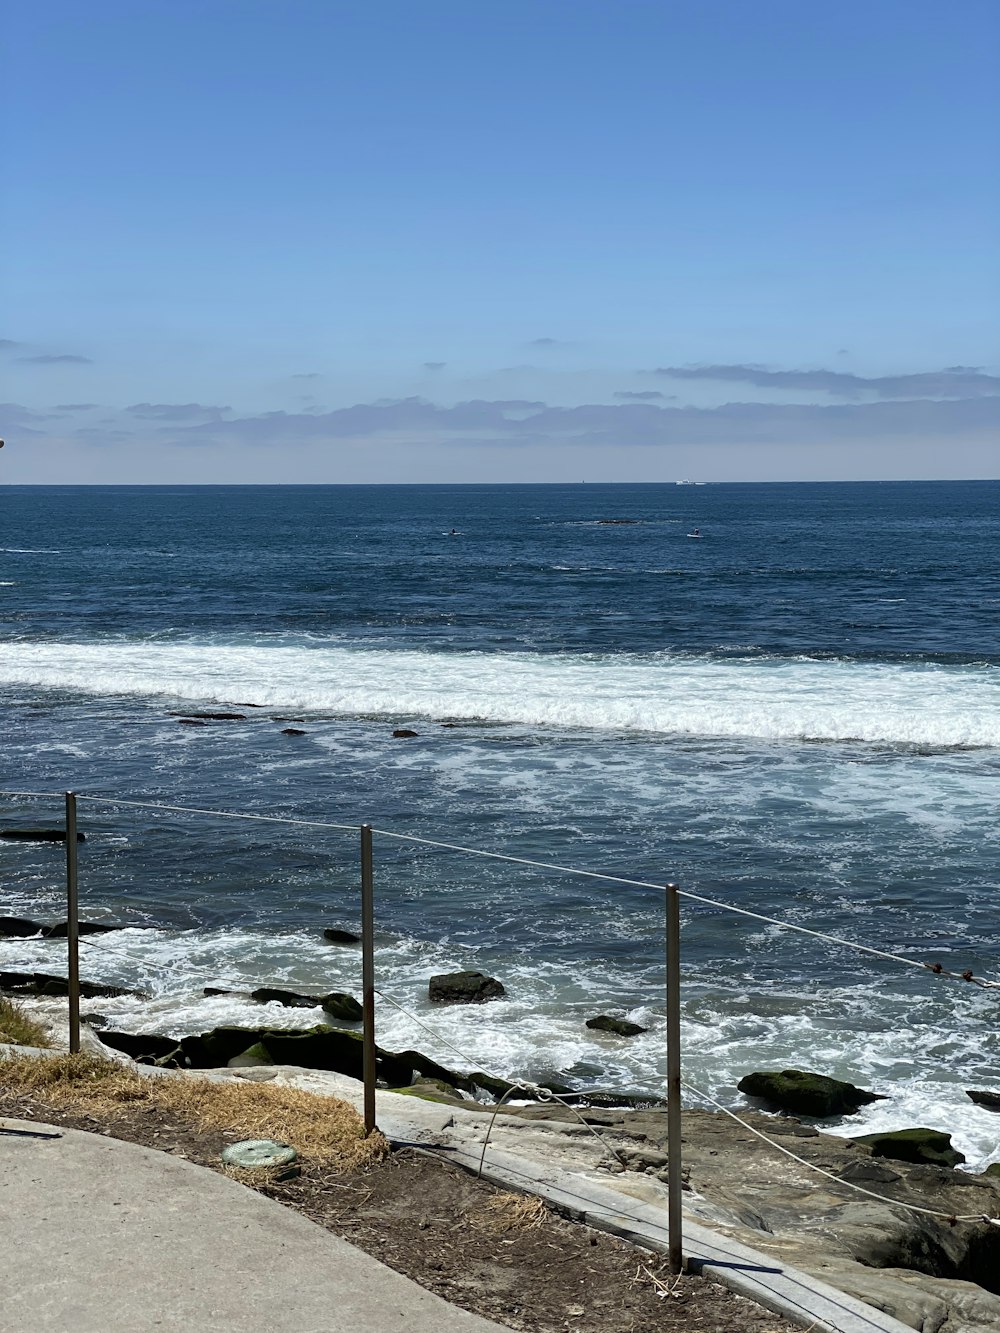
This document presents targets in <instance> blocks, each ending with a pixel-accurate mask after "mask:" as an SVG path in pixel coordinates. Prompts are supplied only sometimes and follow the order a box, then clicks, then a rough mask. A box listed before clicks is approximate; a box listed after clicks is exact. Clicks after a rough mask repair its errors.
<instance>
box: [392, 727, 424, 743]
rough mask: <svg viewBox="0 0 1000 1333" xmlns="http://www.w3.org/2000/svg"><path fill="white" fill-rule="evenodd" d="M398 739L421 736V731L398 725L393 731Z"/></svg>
mask: <svg viewBox="0 0 1000 1333" xmlns="http://www.w3.org/2000/svg"><path fill="white" fill-rule="evenodd" d="M392 734H393V736H394V737H395V738H396V740H409V739H410V738H411V737H413V736H419V735H420V732H419V731H411V730H410V728H409V727H397V728H396V730H395V731H394V732H393V733H392Z"/></svg>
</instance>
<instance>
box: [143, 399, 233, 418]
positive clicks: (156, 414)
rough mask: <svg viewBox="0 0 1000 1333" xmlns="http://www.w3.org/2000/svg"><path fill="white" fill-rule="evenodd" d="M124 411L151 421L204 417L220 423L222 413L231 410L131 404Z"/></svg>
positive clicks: (230, 409)
mask: <svg viewBox="0 0 1000 1333" xmlns="http://www.w3.org/2000/svg"><path fill="white" fill-rule="evenodd" d="M125 411H126V412H128V413H130V414H131V415H132V416H135V417H143V418H145V419H147V420H151V421H201V420H202V419H203V418H205V417H208V418H209V420H211V421H221V420H222V415H223V413H224V412H231V411H232V408H231V407H206V406H204V405H203V404H202V403H133V404H132V406H131V407H126V409H125Z"/></svg>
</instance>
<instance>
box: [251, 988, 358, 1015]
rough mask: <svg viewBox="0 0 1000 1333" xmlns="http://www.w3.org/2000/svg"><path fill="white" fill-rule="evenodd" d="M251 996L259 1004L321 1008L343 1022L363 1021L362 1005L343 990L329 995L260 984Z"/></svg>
mask: <svg viewBox="0 0 1000 1333" xmlns="http://www.w3.org/2000/svg"><path fill="white" fill-rule="evenodd" d="M250 998H251V1000H256V1001H257V1002H258V1004H270V1003H277V1004H283V1005H286V1006H287V1007H288V1008H290V1009H316V1008H319V1009H322V1010H324V1012H326V1013H328V1014H329V1015H330V1017H331V1018H337V1019H340V1021H341V1022H344V1023H360V1022H361V1016H362V1013H361V1005H360V1004H358V1002H357V1000H356V999H355V998H354V996H353V995H347V994H345V993H344V992H343V991H332V992H331V993H330V994H329V995H303V994H300V993H299V992H298V991H293V990H280V989H277V988H275V987H272V986H258V988H257V989H256V990H254V991H251V992H250Z"/></svg>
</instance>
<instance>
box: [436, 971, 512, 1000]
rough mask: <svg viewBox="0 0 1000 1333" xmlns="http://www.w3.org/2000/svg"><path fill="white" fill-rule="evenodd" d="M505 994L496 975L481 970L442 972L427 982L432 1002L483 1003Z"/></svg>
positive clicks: (497, 998)
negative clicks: (488, 975)
mask: <svg viewBox="0 0 1000 1333" xmlns="http://www.w3.org/2000/svg"><path fill="white" fill-rule="evenodd" d="M505 994H506V991H505V990H504V988H503V986H502V985H501V984H500V982H499V981H497V979H496V977H487V976H484V975H483V973H482V972H442V973H439V974H438V975H437V976H435V977H431V979H430V981H429V982H428V983H427V998H428V999H429V1000H430V1001H431V1002H432V1003H433V1004H485V1003H486V1001H487V1000H499V999H500V997H501V996H502V995H505Z"/></svg>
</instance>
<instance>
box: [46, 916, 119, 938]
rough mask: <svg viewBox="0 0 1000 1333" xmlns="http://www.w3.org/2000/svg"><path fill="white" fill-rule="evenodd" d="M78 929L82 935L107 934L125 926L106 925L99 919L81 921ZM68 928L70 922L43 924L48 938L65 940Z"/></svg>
mask: <svg viewBox="0 0 1000 1333" xmlns="http://www.w3.org/2000/svg"><path fill="white" fill-rule="evenodd" d="M76 929H77V933H78V934H80V935H107V934H108V933H109V932H110V931H112V930H124V929H125V927H124V926H106V925H103V924H102V923H100V922H97V921H80V922H78V923H77V927H76ZM68 930H69V923H68V922H66V921H57V922H56V924H55V925H54V926H43V927H42V935H43V936H44V937H45V939H47V940H64V939H65V938H66V932H67V931H68Z"/></svg>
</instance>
